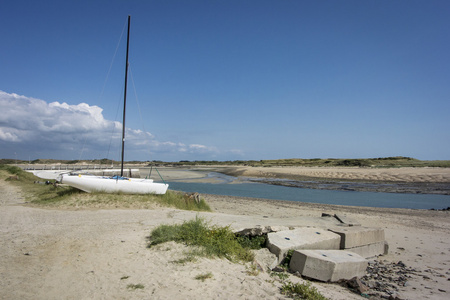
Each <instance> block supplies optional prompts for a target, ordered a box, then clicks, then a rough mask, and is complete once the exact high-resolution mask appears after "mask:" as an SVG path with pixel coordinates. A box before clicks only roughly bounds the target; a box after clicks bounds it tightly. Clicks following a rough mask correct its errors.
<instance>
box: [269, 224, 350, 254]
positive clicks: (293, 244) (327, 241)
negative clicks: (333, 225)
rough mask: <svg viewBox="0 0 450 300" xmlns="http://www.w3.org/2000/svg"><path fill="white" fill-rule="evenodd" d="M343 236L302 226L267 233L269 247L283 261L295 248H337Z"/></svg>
mask: <svg viewBox="0 0 450 300" xmlns="http://www.w3.org/2000/svg"><path fill="white" fill-rule="evenodd" d="M340 241H341V237H340V236H339V235H338V234H335V233H333V232H331V231H328V230H325V229H322V228H315V227H302V228H297V229H294V230H285V231H279V232H272V233H268V234H267V248H268V249H269V250H270V252H272V253H273V254H275V255H276V256H277V257H278V261H279V262H281V261H282V260H283V259H284V257H285V256H286V253H287V252H288V251H289V250H291V249H293V250H298V249H336V250H338V249H339V247H340Z"/></svg>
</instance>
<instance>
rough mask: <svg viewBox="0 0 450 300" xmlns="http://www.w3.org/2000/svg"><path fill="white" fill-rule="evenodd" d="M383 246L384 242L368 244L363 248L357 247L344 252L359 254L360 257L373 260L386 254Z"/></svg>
mask: <svg viewBox="0 0 450 300" xmlns="http://www.w3.org/2000/svg"><path fill="white" fill-rule="evenodd" d="M385 244H386V241H384V242H378V243H373V244H369V245H364V246H359V247H353V248H348V249H345V250H348V251H351V252H354V253H356V254H359V255H360V256H362V257H364V258H373V257H375V256H378V255H385V254H387V253H386V245H385Z"/></svg>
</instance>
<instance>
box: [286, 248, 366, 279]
mask: <svg viewBox="0 0 450 300" xmlns="http://www.w3.org/2000/svg"><path fill="white" fill-rule="evenodd" d="M367 264H368V262H367V260H366V259H364V258H363V257H361V256H360V255H358V254H356V253H353V252H350V251H345V250H296V251H294V253H293V255H292V258H291V262H290V265H289V267H290V268H291V270H292V271H294V272H296V271H298V272H299V273H300V274H301V275H302V276H305V277H309V278H313V279H316V280H320V281H325V282H336V281H339V280H341V279H347V280H349V279H352V278H354V277H362V276H364V275H365V272H366V268H367Z"/></svg>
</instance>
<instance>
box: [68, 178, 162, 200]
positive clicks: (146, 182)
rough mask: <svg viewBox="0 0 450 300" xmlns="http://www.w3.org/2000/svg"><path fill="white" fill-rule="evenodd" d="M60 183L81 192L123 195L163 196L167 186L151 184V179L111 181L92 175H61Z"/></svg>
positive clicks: (111, 179)
mask: <svg viewBox="0 0 450 300" xmlns="http://www.w3.org/2000/svg"><path fill="white" fill-rule="evenodd" d="M59 181H60V182H61V183H64V184H67V185H70V186H72V187H74V188H77V189H80V190H82V191H85V192H88V193H92V192H103V193H124V194H159V195H162V194H165V193H166V192H167V189H168V188H169V185H168V184H164V183H156V182H153V179H143V178H127V179H113V178H109V177H101V176H92V175H70V174H62V175H61V178H60V180H59Z"/></svg>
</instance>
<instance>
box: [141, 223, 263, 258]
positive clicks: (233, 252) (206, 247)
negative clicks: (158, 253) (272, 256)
mask: <svg viewBox="0 0 450 300" xmlns="http://www.w3.org/2000/svg"><path fill="white" fill-rule="evenodd" d="M168 241H175V242H178V243H184V244H185V245H188V246H194V248H195V247H196V248H195V250H193V251H194V252H195V253H189V255H192V254H194V255H196V256H204V257H211V258H212V257H218V258H226V259H228V260H230V261H244V262H248V261H252V260H253V258H254V255H253V253H252V252H251V251H250V250H251V249H250V248H249V247H247V246H245V245H242V244H241V243H239V239H238V238H237V237H236V235H235V234H234V233H233V232H232V230H231V229H230V227H229V226H225V227H219V226H216V225H210V224H209V223H208V222H207V221H206V220H204V219H203V218H200V217H196V218H195V219H194V220H190V221H185V222H184V223H182V224H175V225H160V226H158V227H157V228H155V229H153V230H152V232H151V234H150V237H149V244H148V247H149V248H151V247H152V246H154V245H158V244H161V243H165V242H168Z"/></svg>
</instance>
